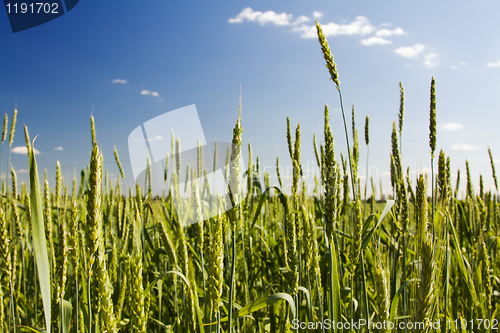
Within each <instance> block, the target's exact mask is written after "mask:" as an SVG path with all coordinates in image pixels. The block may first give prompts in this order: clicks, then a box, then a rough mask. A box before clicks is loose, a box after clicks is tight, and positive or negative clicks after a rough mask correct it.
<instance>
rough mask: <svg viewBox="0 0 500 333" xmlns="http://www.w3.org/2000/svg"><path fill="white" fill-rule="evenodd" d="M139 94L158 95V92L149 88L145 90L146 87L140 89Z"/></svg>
mask: <svg viewBox="0 0 500 333" xmlns="http://www.w3.org/2000/svg"><path fill="white" fill-rule="evenodd" d="M141 95H151V96H154V97H160V94H158V93H157V92H156V91H151V90H146V89H144V90H142V91H141Z"/></svg>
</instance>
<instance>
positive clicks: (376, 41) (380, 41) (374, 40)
mask: <svg viewBox="0 0 500 333" xmlns="http://www.w3.org/2000/svg"><path fill="white" fill-rule="evenodd" d="M360 43H361V45H364V46H370V45H388V44H392V41H390V40H388V39H385V38H382V37H370V38H366V39H362V40H360Z"/></svg>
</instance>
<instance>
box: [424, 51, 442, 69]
mask: <svg viewBox="0 0 500 333" xmlns="http://www.w3.org/2000/svg"><path fill="white" fill-rule="evenodd" d="M438 58H439V54H437V53H429V54H428V55H426V56H425V58H424V63H423V65H424V66H425V67H427V68H434V67H436V66H437V65H439V60H438Z"/></svg>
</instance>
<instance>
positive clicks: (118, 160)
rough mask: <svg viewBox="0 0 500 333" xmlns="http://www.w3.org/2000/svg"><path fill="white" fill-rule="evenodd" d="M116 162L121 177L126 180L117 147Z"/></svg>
mask: <svg viewBox="0 0 500 333" xmlns="http://www.w3.org/2000/svg"><path fill="white" fill-rule="evenodd" d="M167 158H168V157H167ZM115 160H116V164H117V165H118V170H119V171H120V176H121V177H122V179H125V173H124V172H123V167H122V163H121V162H120V156H118V150H116V147H115Z"/></svg>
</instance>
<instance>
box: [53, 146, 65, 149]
mask: <svg viewBox="0 0 500 333" xmlns="http://www.w3.org/2000/svg"><path fill="white" fill-rule="evenodd" d="M54 150H63V147H61V146H59V147H55V148H54Z"/></svg>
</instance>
